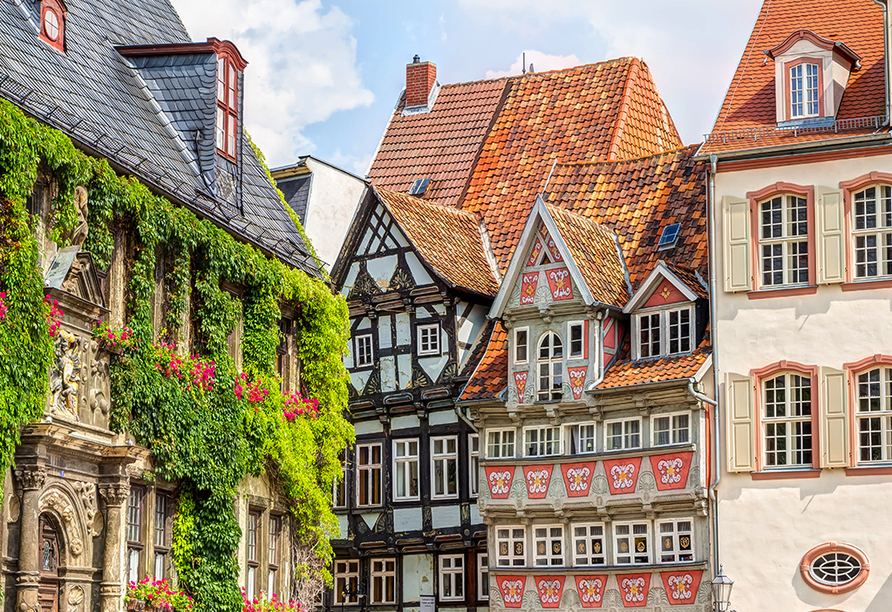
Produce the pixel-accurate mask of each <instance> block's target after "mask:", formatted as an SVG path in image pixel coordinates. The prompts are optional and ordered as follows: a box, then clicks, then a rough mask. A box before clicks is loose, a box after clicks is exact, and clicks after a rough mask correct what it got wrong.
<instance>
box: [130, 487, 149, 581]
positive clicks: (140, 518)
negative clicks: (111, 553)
mask: <svg viewBox="0 0 892 612" xmlns="http://www.w3.org/2000/svg"><path fill="white" fill-rule="evenodd" d="M146 492H147V491H146V487H144V486H141V485H133V484H131V485H130V492H129V493H128V495H127V523H126V526H127V531H126V533H127V576H128V582H139V580H140V577H141V576H142V573H143V552H144V551H145V546H146V544H145V541H144V540H145V527H146V521H145V513H146ZM135 497H136V498H137V501H136V503H134V498H135ZM134 518H135V519H136V520H135V522H134ZM132 535H136V536H137V537H136V539H134V538H132V537H131V536H132ZM134 558H135V559H136V570H135V572H134V569H133V560H134ZM134 577H135V578H136V580H129V579H132V578H134Z"/></svg>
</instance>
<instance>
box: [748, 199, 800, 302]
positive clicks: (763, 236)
mask: <svg viewBox="0 0 892 612" xmlns="http://www.w3.org/2000/svg"><path fill="white" fill-rule="evenodd" d="M759 227H760V231H759V246H760V251H759V252H760V258H759V259H760V261H761V270H762V286H764V287H772V286H778V285H807V284H808V283H809V278H808V268H809V261H808V200H807V199H806V198H803V197H799V196H796V195H779V196H775V197H773V198H771V199H770V200H766V201H764V202H761V203H760V204H759Z"/></svg>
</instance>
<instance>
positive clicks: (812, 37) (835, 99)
mask: <svg viewBox="0 0 892 612" xmlns="http://www.w3.org/2000/svg"><path fill="white" fill-rule="evenodd" d="M765 53H766V55H768V57H770V58H771V59H773V60H774V66H775V92H776V98H775V100H776V108H777V123H778V126H781V127H782V126H784V125H798V124H800V123H805V124H812V123H823V122H822V121H821V120H822V119H824V120H831V121H832V120H833V119H835V117H836V113H837V111H838V110H839V104H840V102H841V101H842V95H843V92H845V88H846V85H847V84H848V81H849V74H850V73H851V72H852V71H853V70H857V69H858V68H860V67H861V56H859V55H858V54H857V53H855V52H854V51H852V50H851V49H850V48H849V47H847V46H846V45H845V44H844V43H841V42H836V41H832V40H829V39H827V38H823V37H821V36H818V35H817V34H815V33H814V32H812V31H811V30H797V31H796V32H793V33H792V34H790V35H789V36H788V37H787V38H786V39H785V40H784V41H783V42H782V43H781V44H779V45H777V46H776V47H774V48H772V49H769V50H767V51H766V52H765Z"/></svg>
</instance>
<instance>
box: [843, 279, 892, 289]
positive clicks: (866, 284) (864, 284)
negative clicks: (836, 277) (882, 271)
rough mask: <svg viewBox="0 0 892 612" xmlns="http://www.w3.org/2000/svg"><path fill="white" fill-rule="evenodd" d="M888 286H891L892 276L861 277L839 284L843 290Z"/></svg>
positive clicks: (884, 287) (887, 287)
mask: <svg viewBox="0 0 892 612" xmlns="http://www.w3.org/2000/svg"><path fill="white" fill-rule="evenodd" d="M890 287H892V278H879V279H877V280H871V279H861V280H856V281H850V282H848V283H843V284H842V285H840V288H841V289H842V290H843V291H866V290H869V289H889V288H890Z"/></svg>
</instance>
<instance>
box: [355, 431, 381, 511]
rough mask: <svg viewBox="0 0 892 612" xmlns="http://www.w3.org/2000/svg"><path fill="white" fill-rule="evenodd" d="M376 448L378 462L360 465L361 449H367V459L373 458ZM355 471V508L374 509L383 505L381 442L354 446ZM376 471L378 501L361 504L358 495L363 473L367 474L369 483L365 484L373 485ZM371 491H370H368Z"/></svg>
mask: <svg viewBox="0 0 892 612" xmlns="http://www.w3.org/2000/svg"><path fill="white" fill-rule="evenodd" d="M375 447H378V453H379V460H378V462H374V461H372V462H370V463H367V464H361V463H360V462H359V461H360V456H361V454H362V449H364V448H368V449H369V458H370V459H373V458H374V448H375ZM354 465H355V468H356V469H355V471H356V491H355V493H356V507H357V508H376V507H378V506H381V505H382V504H383V503H384V491H383V480H384V444H383V443H381V442H366V443H363V444H357V445H356V455H355V461H354ZM376 470H377V487H374V489H377V491H378V497H379V499H378V500H377V501H374V499H372V500H371V501H370V502H369V503H365V504H363V503H361V501H360V500H361V498H360V495H361V494H362V487H360V482H361V480H362V478H363V473H364V472H368V473H369V478H371V480H369V482H368V483H367V484H370V485H374V484H375V471H376ZM370 491H372V489H370Z"/></svg>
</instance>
